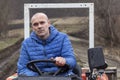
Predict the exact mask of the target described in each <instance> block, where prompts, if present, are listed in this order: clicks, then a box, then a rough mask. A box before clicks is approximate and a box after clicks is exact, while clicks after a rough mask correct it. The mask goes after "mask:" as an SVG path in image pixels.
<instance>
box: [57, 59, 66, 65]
mask: <svg viewBox="0 0 120 80" xmlns="http://www.w3.org/2000/svg"><path fill="white" fill-rule="evenodd" d="M55 61H56V63H55V64H56V65H57V66H64V65H65V64H66V60H65V58H63V57H56V58H55Z"/></svg>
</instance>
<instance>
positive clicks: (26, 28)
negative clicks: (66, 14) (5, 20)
mask: <svg viewBox="0 0 120 80" xmlns="http://www.w3.org/2000/svg"><path fill="white" fill-rule="evenodd" d="M31 8H88V9H89V48H93V47H94V3H32V4H31V3H28V4H24V39H26V38H28V37H29V35H30V24H29V23H30V9H31Z"/></svg>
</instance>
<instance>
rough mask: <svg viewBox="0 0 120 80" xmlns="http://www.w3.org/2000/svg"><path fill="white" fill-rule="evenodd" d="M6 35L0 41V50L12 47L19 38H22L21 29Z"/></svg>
mask: <svg viewBox="0 0 120 80" xmlns="http://www.w3.org/2000/svg"><path fill="white" fill-rule="evenodd" d="M7 35H8V36H7V37H5V38H3V39H0V50H2V49H4V48H7V47H8V46H11V45H13V44H14V43H15V42H17V41H18V40H19V39H20V38H22V37H23V29H15V30H10V31H9V33H8V34H7Z"/></svg>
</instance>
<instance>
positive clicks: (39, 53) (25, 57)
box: [17, 25, 76, 76]
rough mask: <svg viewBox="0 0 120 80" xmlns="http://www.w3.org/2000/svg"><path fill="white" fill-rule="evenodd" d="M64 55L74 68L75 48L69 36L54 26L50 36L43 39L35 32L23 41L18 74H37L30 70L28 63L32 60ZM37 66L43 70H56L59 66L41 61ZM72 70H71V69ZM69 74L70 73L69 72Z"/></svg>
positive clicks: (51, 27)
mask: <svg viewBox="0 0 120 80" xmlns="http://www.w3.org/2000/svg"><path fill="white" fill-rule="evenodd" d="M59 56H62V57H64V58H65V59H66V63H67V64H68V65H69V66H70V68H71V69H72V68H73V67H74V66H75V65H76V59H75V56H74V52H73V48H72V46H71V42H70V40H69V38H68V36H67V35H66V34H65V33H61V32H59V31H58V30H57V29H56V28H55V27H54V26H52V25H51V26H50V36H49V37H48V38H47V39H46V40H41V39H40V38H38V37H37V35H36V34H35V32H32V33H31V35H30V37H29V38H27V39H26V40H24V41H23V43H22V46H21V51H20V56H19V60H18V63H17V66H18V74H19V75H26V76H37V75H38V74H37V73H36V72H33V71H31V70H29V69H28V68H27V67H26V64H27V63H28V62H29V61H31V60H39V59H51V58H55V57H59ZM37 66H38V67H39V68H40V70H41V71H43V72H55V71H57V70H58V68H57V67H56V66H55V65H54V64H53V63H39V64H37ZM69 72H70V71H69ZM68 74H69V73H68Z"/></svg>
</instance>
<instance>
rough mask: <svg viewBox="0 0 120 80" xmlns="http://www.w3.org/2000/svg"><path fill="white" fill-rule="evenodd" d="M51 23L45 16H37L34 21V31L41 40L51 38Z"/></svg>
mask: <svg viewBox="0 0 120 80" xmlns="http://www.w3.org/2000/svg"><path fill="white" fill-rule="evenodd" d="M49 26H50V23H49V21H48V19H47V18H46V17H45V16H35V17H34V19H33V20H32V29H33V31H35V33H36V34H37V35H38V36H39V37H41V38H47V37H48V36H49Z"/></svg>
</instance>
